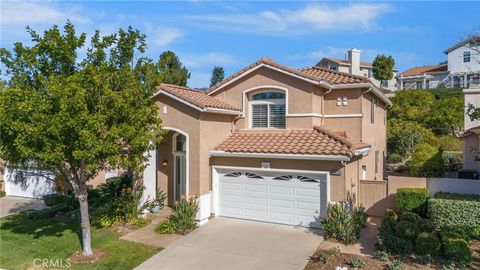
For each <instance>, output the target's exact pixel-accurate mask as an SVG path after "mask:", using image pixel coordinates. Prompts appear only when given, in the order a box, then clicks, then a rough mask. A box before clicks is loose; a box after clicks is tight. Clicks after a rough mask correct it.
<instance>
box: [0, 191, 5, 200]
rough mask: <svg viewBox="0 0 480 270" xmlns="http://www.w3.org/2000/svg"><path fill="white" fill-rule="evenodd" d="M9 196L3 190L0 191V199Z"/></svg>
mask: <svg viewBox="0 0 480 270" xmlns="http://www.w3.org/2000/svg"><path fill="white" fill-rule="evenodd" d="M5 196H7V193H6V192H5V191H3V190H0V198H3V197H5Z"/></svg>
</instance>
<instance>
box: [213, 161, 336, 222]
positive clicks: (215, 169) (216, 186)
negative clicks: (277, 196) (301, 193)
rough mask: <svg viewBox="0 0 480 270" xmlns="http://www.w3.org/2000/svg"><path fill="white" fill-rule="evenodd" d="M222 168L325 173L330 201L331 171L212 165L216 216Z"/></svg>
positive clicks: (218, 205)
mask: <svg viewBox="0 0 480 270" xmlns="http://www.w3.org/2000/svg"><path fill="white" fill-rule="evenodd" d="M221 170H240V171H252V172H273V173H286V174H292V173H294V174H297V173H302V174H311V175H325V176H326V178H327V183H326V186H327V188H326V189H327V190H326V195H327V196H326V197H327V203H329V202H330V173H329V172H328V171H314V170H296V169H265V168H258V167H235V166H212V190H213V200H212V213H214V214H215V215H216V216H218V215H219V214H220V199H219V198H220V196H219V179H220V175H221V173H220V172H219V171H221Z"/></svg>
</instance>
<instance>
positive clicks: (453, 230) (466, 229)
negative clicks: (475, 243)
mask: <svg viewBox="0 0 480 270" xmlns="http://www.w3.org/2000/svg"><path fill="white" fill-rule="evenodd" d="M440 235H441V236H442V238H461V239H465V240H466V241H470V240H480V226H461V225H455V226H444V227H443V228H442V229H441V231H440Z"/></svg>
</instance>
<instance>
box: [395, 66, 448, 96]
mask: <svg viewBox="0 0 480 270" xmlns="http://www.w3.org/2000/svg"><path fill="white" fill-rule="evenodd" d="M448 74H449V72H448V64H447V63H442V64H439V65H433V66H420V67H413V68H410V69H407V70H406V71H404V72H402V73H401V74H400V76H398V78H397V79H398V87H399V88H398V89H399V90H405V89H430V88H437V87H438V85H439V84H440V83H441V82H443V81H444V80H445V79H447V77H448Z"/></svg>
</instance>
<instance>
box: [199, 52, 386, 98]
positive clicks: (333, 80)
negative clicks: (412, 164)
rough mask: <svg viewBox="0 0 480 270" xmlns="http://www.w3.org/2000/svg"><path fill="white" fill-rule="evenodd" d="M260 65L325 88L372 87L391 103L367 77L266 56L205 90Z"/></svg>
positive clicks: (228, 81)
mask: <svg viewBox="0 0 480 270" xmlns="http://www.w3.org/2000/svg"><path fill="white" fill-rule="evenodd" d="M260 67H268V68H270V69H273V70H277V71H279V72H282V73H284V74H287V75H289V76H292V77H296V78H299V79H301V80H305V81H308V82H310V83H312V84H316V85H321V86H322V87H324V88H327V89H345V88H372V89H373V91H372V92H373V93H374V94H375V95H377V96H378V97H379V98H380V99H381V100H383V101H384V102H385V103H386V104H388V105H392V103H391V101H390V100H389V99H388V98H387V97H386V96H385V95H384V94H383V93H382V91H380V90H379V89H378V88H377V87H376V86H375V85H374V84H372V83H371V82H370V80H369V79H368V78H365V77H362V76H356V75H350V74H348V73H343V72H337V71H333V70H329V69H325V68H321V67H317V66H314V67H307V68H303V69H294V68H291V67H287V66H284V65H282V64H279V63H277V62H275V61H273V60H272V59H270V58H266V57H262V58H260V59H259V60H258V61H256V62H255V63H253V64H251V65H249V66H247V67H245V68H243V69H242V70H240V71H238V72H236V73H234V74H232V75H231V76H229V77H227V78H226V79H224V80H222V81H221V82H219V83H217V84H215V85H214V86H212V87H210V88H209V89H208V90H207V91H206V93H207V95H211V94H212V93H214V92H216V91H219V90H220V89H222V88H223V87H225V86H227V85H229V84H230V83H232V82H234V81H236V80H237V79H239V78H241V77H243V76H245V75H247V74H249V73H250V72H253V71H255V70H256V69H258V68H260Z"/></svg>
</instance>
